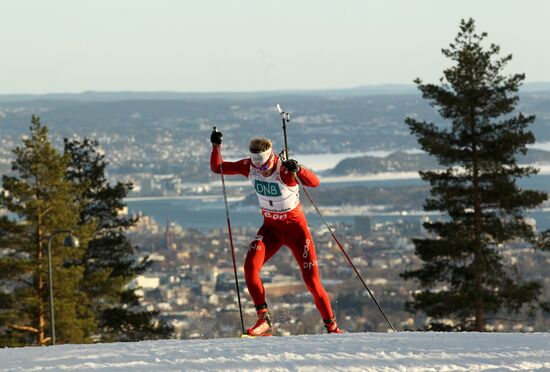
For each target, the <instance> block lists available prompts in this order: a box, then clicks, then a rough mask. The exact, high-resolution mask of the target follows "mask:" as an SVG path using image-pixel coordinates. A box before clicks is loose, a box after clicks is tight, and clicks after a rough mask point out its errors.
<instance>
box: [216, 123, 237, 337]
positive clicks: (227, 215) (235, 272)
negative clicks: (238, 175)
mask: <svg viewBox="0 0 550 372" xmlns="http://www.w3.org/2000/svg"><path fill="white" fill-rule="evenodd" d="M214 131H215V132H217V131H218V130H217V129H216V127H214ZM218 151H219V152H220V159H221V158H222V150H221V148H219V149H218ZM222 164H223V161H220V176H221V179H222V189H223V201H224V202H225V216H226V218H227V231H228V232H229V246H230V247H231V258H232V259H233V273H234V274H235V287H237V300H238V302H239V314H240V315H241V329H242V334H243V335H244V320H243V308H242V305H241V291H240V290H239V279H238V277H237V264H236V263H235V248H234V247H233V235H232V234H231V219H230V218H229V206H228V204H227V191H226V189H225V178H224V176H223V165H222Z"/></svg>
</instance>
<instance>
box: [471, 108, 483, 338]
mask: <svg viewBox="0 0 550 372" xmlns="http://www.w3.org/2000/svg"><path fill="white" fill-rule="evenodd" d="M471 120H472V122H471V135H472V192H473V198H474V261H473V266H474V285H475V288H476V290H477V292H478V293H477V296H476V300H475V303H474V308H475V325H474V328H475V330H476V331H478V332H483V331H485V310H484V307H483V282H482V270H483V265H482V257H481V244H482V242H481V231H482V230H481V196H480V190H479V159H478V154H477V143H476V138H477V137H476V132H475V128H476V126H475V116H474V115H472V118H471Z"/></svg>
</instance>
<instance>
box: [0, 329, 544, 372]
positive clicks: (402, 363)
mask: <svg viewBox="0 0 550 372" xmlns="http://www.w3.org/2000/svg"><path fill="white" fill-rule="evenodd" d="M537 369H538V370H550V334H549V333H533V334H511V333H431V332H430V333H427V332H400V333H387V334H386V333H348V334H342V335H304V336H288V337H263V338H256V339H246V338H245V339H241V338H229V339H211V340H163V341H146V342H134V343H114V344H95V345H58V346H51V347H25V348H11V349H6V348H5V349H0V370H2V371H91V370H106V371H183V370H184V371H204V370H225V371H239V370H257V371H320V370H322V371H330V370H334V371H336V370H337V371H344V370H345V371H520V370H537Z"/></svg>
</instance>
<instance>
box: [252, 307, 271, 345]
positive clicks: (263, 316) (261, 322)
mask: <svg viewBox="0 0 550 372" xmlns="http://www.w3.org/2000/svg"><path fill="white" fill-rule="evenodd" d="M256 313H257V314H258V321H257V322H256V324H255V325H254V326H252V327H250V328H248V329H247V330H246V334H247V335H249V336H254V337H255V336H272V335H273V328H272V326H271V315H270V314H269V311H268V310H267V305H265V304H264V305H258V306H256Z"/></svg>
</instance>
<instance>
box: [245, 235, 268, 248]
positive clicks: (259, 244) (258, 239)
mask: <svg viewBox="0 0 550 372" xmlns="http://www.w3.org/2000/svg"><path fill="white" fill-rule="evenodd" d="M262 240H263V236H261V235H257V236H256V237H255V238H254V240H252V241H251V242H250V248H249V251H250V252H254V251H261V250H265V244H264V242H263V241H262Z"/></svg>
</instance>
